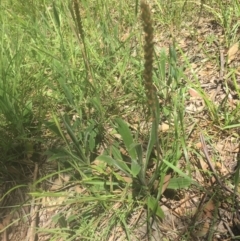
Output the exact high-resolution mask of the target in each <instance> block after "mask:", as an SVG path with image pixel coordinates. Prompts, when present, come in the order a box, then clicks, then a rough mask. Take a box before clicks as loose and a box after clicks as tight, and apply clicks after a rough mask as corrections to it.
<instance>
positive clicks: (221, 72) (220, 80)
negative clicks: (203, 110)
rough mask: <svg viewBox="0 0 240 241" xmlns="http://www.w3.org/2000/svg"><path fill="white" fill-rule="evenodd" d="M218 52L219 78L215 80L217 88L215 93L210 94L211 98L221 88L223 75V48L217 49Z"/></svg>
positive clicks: (213, 97) (214, 96)
mask: <svg viewBox="0 0 240 241" xmlns="http://www.w3.org/2000/svg"><path fill="white" fill-rule="evenodd" d="M219 53H220V71H219V80H218V81H217V89H216V91H215V93H214V94H213V96H212V99H213V100H215V98H216V96H217V95H218V93H219V92H220V90H221V84H222V82H223V76H224V65H225V60H224V53H223V50H222V49H220V50H219Z"/></svg>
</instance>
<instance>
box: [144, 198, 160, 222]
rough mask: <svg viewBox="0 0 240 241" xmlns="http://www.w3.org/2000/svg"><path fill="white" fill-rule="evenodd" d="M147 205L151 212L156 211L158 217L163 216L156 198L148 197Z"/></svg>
mask: <svg viewBox="0 0 240 241" xmlns="http://www.w3.org/2000/svg"><path fill="white" fill-rule="evenodd" d="M147 206H148V208H149V209H150V210H151V211H153V212H156V215H157V216H158V217H159V218H164V212H163V210H162V209H161V207H160V206H159V203H158V201H157V199H156V198H154V197H152V196H151V197H148V199H147Z"/></svg>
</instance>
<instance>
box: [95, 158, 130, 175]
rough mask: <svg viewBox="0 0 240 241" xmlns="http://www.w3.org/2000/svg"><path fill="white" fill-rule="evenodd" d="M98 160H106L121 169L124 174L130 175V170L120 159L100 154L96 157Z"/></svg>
mask: <svg viewBox="0 0 240 241" xmlns="http://www.w3.org/2000/svg"><path fill="white" fill-rule="evenodd" d="M97 159H98V160H100V161H104V162H106V163H107V164H108V165H110V166H115V167H117V168H118V169H120V170H121V171H123V172H124V173H125V174H126V175H128V176H131V175H132V173H131V170H130V169H129V167H128V166H127V164H126V163H125V162H124V161H121V160H115V159H113V158H112V157H110V156H107V155H101V156H98V157H97Z"/></svg>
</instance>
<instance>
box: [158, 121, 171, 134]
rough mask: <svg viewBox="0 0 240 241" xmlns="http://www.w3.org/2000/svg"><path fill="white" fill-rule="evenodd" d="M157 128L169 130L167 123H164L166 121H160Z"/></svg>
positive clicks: (164, 130)
mask: <svg viewBox="0 0 240 241" xmlns="http://www.w3.org/2000/svg"><path fill="white" fill-rule="evenodd" d="M159 129H160V131H162V132H166V131H168V130H169V125H168V124H166V123H162V124H161V125H160V127H159Z"/></svg>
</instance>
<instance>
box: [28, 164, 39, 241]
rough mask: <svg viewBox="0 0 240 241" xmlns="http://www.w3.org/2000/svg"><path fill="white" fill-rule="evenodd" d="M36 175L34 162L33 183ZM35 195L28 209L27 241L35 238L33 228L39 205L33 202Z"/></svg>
mask: <svg viewBox="0 0 240 241" xmlns="http://www.w3.org/2000/svg"><path fill="white" fill-rule="evenodd" d="M37 175H38V164H37V163H35V168H34V173H33V183H35V181H36V180H37ZM35 201H36V200H35V197H33V199H32V202H31V210H30V217H31V224H30V227H29V229H28V233H27V240H28V241H35V240H36V237H35V236H36V233H35V229H36V226H37V219H38V218H37V217H38V211H39V208H40V205H36V203H35Z"/></svg>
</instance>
